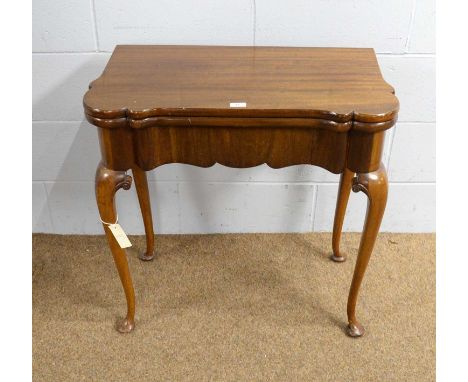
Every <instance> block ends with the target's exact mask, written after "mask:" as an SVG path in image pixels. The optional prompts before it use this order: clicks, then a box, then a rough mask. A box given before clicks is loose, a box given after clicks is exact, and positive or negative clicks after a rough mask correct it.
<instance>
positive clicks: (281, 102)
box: [84, 45, 399, 128]
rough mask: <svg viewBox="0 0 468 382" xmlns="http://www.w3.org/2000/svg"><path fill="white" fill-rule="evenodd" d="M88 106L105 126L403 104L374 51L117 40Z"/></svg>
mask: <svg viewBox="0 0 468 382" xmlns="http://www.w3.org/2000/svg"><path fill="white" fill-rule="evenodd" d="M232 102H245V103H246V107H245V108H233V107H230V104H231V103H232ZM84 106H85V110H86V114H88V116H89V117H90V118H91V119H92V120H93V119H98V120H100V121H94V122H92V123H95V124H98V123H96V122H102V121H104V122H102V123H104V124H106V126H102V127H112V126H111V125H112V123H114V125H115V124H116V123H118V122H116V121H115V120H117V121H118V120H119V119H123V121H122V120H121V122H124V120H125V119H129V120H142V119H146V118H151V117H157V116H177V117H236V118H237V117H249V118H250V117H257V118H261V117H268V118H277V117H278V118H281V117H283V118H292V117H295V118H317V119H326V120H331V121H335V122H347V121H351V120H354V121H359V122H363V123H365V122H385V121H392V120H394V119H395V116H396V113H397V112H398V108H399V104H398V99H397V98H396V97H395V95H394V94H393V88H392V87H391V86H390V85H389V84H387V83H386V82H385V81H384V79H383V78H382V75H381V72H380V69H379V66H378V63H377V60H376V56H375V53H374V51H373V49H354V48H279V47H224V46H209V47H208V46H146V45H131V46H130V45H128V46H127V45H118V46H117V47H116V48H115V51H114V53H113V54H112V57H111V59H110V61H109V63H108V65H107V66H106V68H105V70H104V72H103V74H102V75H101V76H100V77H99V78H98V79H97V80H95V81H93V82H92V84H91V89H90V90H89V91H88V92H87V93H86V95H85V97H84ZM109 120H112V121H109ZM134 126H135V127H139V126H141V123H140V124H135V125H134ZM387 128H388V127H387Z"/></svg>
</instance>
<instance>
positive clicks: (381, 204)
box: [347, 163, 388, 337]
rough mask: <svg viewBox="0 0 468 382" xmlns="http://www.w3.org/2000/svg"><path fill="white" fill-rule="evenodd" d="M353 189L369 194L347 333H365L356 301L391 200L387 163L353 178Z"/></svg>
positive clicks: (353, 283)
mask: <svg viewBox="0 0 468 382" xmlns="http://www.w3.org/2000/svg"><path fill="white" fill-rule="evenodd" d="M352 189H353V191H354V192H359V191H362V192H364V193H365V194H366V195H367V198H368V203H367V213H366V220H365V223H364V230H363V233H362V237H361V243H360V245H359V253H358V257H357V260H356V266H355V268H354V275H353V280H352V282H351V288H350V290H349V297H348V323H349V325H348V328H347V333H348V335H350V336H351V337H360V336H362V335H363V334H364V328H363V327H362V326H361V324H360V323H359V321H358V320H357V319H356V302H357V297H358V293H359V287H360V286H361V282H362V279H363V277H364V272H365V271H366V268H367V264H368V263H369V258H370V256H371V253H372V249H373V248H374V243H375V239H376V238H377V233H378V232H379V228H380V223H381V221H382V216H383V213H384V210H385V205H386V203H387V191H388V182H387V173H386V171H385V167H384V165H383V164H382V163H381V164H380V167H379V169H378V170H376V171H374V172H370V173H368V174H358V175H357V177H355V178H354V180H353V186H352Z"/></svg>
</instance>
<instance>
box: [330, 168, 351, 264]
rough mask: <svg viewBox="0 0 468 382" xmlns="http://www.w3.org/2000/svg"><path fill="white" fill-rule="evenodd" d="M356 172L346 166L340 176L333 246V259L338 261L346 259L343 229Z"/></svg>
mask: <svg viewBox="0 0 468 382" xmlns="http://www.w3.org/2000/svg"><path fill="white" fill-rule="evenodd" d="M353 177H354V172H352V171H350V170H348V169H347V168H345V170H344V171H343V173H342V174H341V177H340V186H339V189H338V198H337V201H336V209H335V220H334V222H333V237H332V248H333V255H332V256H331V259H332V260H333V261H336V262H338V263H341V262H343V261H345V260H346V254H344V253H342V252H340V239H341V230H342V228H343V221H344V217H345V213H346V206H347V205H348V200H349V194H350V192H351V185H352V183H353Z"/></svg>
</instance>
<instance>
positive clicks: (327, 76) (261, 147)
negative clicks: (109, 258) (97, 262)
mask: <svg viewBox="0 0 468 382" xmlns="http://www.w3.org/2000/svg"><path fill="white" fill-rule="evenodd" d="M83 103H84V109H85V114H86V118H87V119H88V121H89V122H90V123H92V124H93V125H96V126H97V127H98V133H99V134H98V135H99V141H100V148H101V154H102V161H101V162H100V164H99V165H98V168H97V171H96V199H97V205H98V208H99V213H100V216H101V220H102V221H103V227H104V231H105V233H106V236H107V240H108V242H109V246H110V249H111V251H112V255H113V257H114V261H115V264H116V267H117V270H118V273H119V276H120V279H121V282H122V284H123V289H124V291H125V296H126V299H127V308H128V310H127V315H126V317H125V319H123V320H121V321H120V322H119V323H118V325H117V329H118V330H119V331H120V332H130V331H131V330H132V329H133V328H134V325H135V324H134V316H135V296H134V290H133V285H132V280H131V276H130V271H129V268H128V263H127V258H126V253H125V250H124V249H122V248H121V246H120V245H119V244H118V242H117V241H116V238H115V237H114V235H113V234H112V232H111V230H110V228H109V224H112V223H115V222H116V221H117V212H116V209H115V202H114V197H115V193H116V192H117V191H118V190H119V189H120V188H123V189H125V190H128V189H129V188H130V185H131V182H132V178H131V177H130V176H129V175H127V173H126V172H127V170H129V169H131V170H132V174H133V177H134V179H135V186H136V191H137V194H138V200H139V203H140V208H141V213H142V215H143V221H144V226H145V232H146V246H147V247H146V251H145V252H144V253H142V254H141V255H140V258H141V259H142V260H151V259H153V256H154V233H153V222H152V217H151V206H150V199H149V196H148V183H147V180H146V173H145V171H149V170H152V169H154V168H156V167H158V166H161V165H163V164H166V163H186V164H191V165H195V166H201V167H209V166H212V165H213V164H215V163H220V164H222V165H225V166H229V167H237V168H246V167H252V166H257V165H260V164H263V163H266V164H268V165H269V166H270V167H273V168H281V167H286V166H291V165H298V164H311V165H316V166H320V167H322V168H325V169H327V170H329V171H331V172H332V173H335V174H341V178H340V185H339V191H338V201H337V205H336V212H335V220H334V225H333V237H332V247H333V255H332V256H331V259H332V260H334V261H337V262H341V261H344V260H345V254H343V253H342V252H341V251H340V248H339V244H340V236H341V230H342V226H343V219H344V215H345V210H346V205H347V202H348V198H349V193H350V190H351V189H352V190H353V191H354V192H358V191H363V192H364V193H365V194H366V195H367V197H368V205H367V214H366V218H365V224H364V229H363V234H362V238H361V244H360V247H359V253H358V256H357V260H356V266H355V270H354V276H353V279H352V282H351V288H350V292H349V297H348V309H347V313H348V323H349V324H348V327H347V333H348V334H349V335H350V336H352V337H359V336H361V335H362V334H363V333H364V329H363V327H362V326H361V325H360V323H359V322H358V320H357V319H356V315H355V308H356V301H357V296H358V291H359V287H360V285H361V282H362V279H363V276H364V272H365V270H366V267H367V264H368V262H369V258H370V255H371V252H372V250H373V247H374V242H375V240H376V236H377V233H378V230H379V227H380V222H381V219H382V215H383V213H384V209H385V204H386V200H387V176H386V171H385V168H384V166H383V164H382V162H381V156H382V147H383V142H384V135H385V131H386V130H387V129H389V128H390V127H392V126H393V125H394V124H395V122H396V119H397V113H398V108H399V103H398V99H397V98H396V97H395V95H394V90H393V88H392V87H391V86H390V85H389V84H387V83H386V82H385V81H384V80H383V78H382V75H381V73H380V70H379V66H378V63H377V60H376V57H375V53H374V51H373V49H348V48H279V47H221V46H217V47H214V46H210V47H208V46H144V45H127V46H124V45H121V46H117V47H116V48H115V50H114V52H113V54H112V57H111V58H110V60H109V63H108V64H107V66H106V68H105V70H104V72H103V73H102V75H101V76H100V77H99V78H98V79H97V80H95V81H93V82H92V83H91V85H90V89H89V90H88V92H87V93H86V94H85V96H84V100H83Z"/></svg>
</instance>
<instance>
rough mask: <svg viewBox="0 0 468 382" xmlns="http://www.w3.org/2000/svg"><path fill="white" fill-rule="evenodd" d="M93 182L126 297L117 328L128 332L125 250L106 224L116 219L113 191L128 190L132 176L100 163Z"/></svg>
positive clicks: (130, 294) (131, 301)
mask: <svg viewBox="0 0 468 382" xmlns="http://www.w3.org/2000/svg"><path fill="white" fill-rule="evenodd" d="M95 184H96V201H97V205H98V208H99V215H100V216H101V220H102V221H103V222H105V223H107V224H104V223H103V227H104V231H105V233H106V237H107V241H108V243H109V247H110V249H111V252H112V256H113V257H114V262H115V265H116V267H117V271H118V272H119V277H120V281H121V282H122V286H123V289H124V292H125V297H126V299H127V316H126V317H125V318H124V319H122V320H120V321H119V322H118V323H117V330H118V331H119V332H120V333H128V332H131V331H132V330H133V328H134V326H135V292H134V290H133V284H132V278H131V276H130V271H129V268H128V262H127V255H126V252H125V250H124V249H122V248H121V247H120V245H119V243H118V242H117V241H116V240H115V238H114V235H113V234H112V232H111V231H110V229H109V226H108V224H113V223H115V222H116V221H117V213H116V210H115V200H114V199H115V193H116V192H117V191H118V190H119V189H120V188H123V189H124V190H128V189H129V188H130V186H131V184H132V177H131V176H129V175H127V174H125V172H124V171H113V170H110V169H108V168H106V167H104V165H103V164H102V163H100V164H99V165H98V167H97V170H96V183H95Z"/></svg>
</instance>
